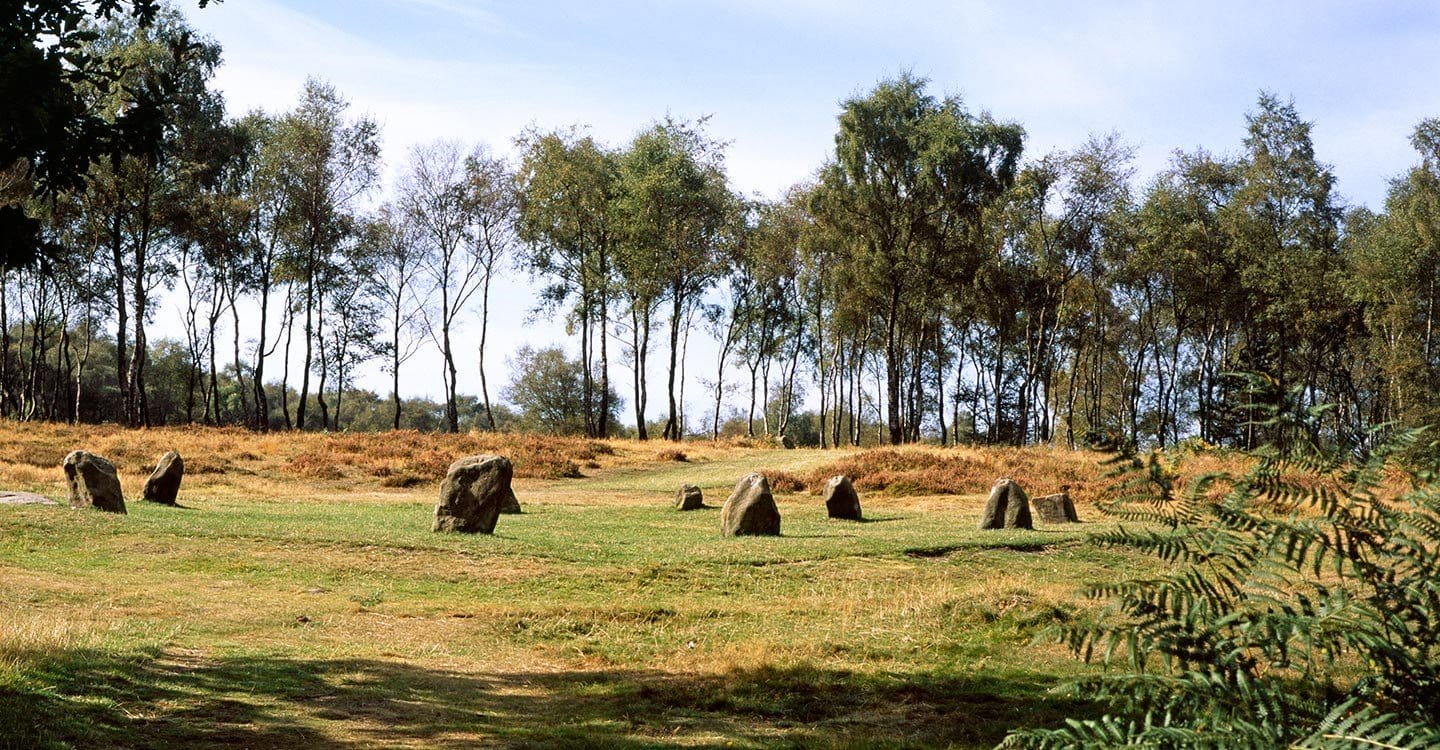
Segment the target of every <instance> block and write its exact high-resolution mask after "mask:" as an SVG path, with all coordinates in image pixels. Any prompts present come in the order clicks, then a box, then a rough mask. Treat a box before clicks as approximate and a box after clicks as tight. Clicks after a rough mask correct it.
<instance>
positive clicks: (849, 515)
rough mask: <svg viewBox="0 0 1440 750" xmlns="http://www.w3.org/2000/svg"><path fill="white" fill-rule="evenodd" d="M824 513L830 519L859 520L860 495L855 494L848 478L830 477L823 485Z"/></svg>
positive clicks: (853, 486)
mask: <svg viewBox="0 0 1440 750" xmlns="http://www.w3.org/2000/svg"><path fill="white" fill-rule="evenodd" d="M824 496H825V512H826V513H828V514H830V517H831V518H841V519H844V520H847V521H859V520H860V495H859V494H858V493H856V492H855V485H853V484H851V483H850V477H847V476H838V477H831V478H830V481H828V482H826V483H825V495H824Z"/></svg>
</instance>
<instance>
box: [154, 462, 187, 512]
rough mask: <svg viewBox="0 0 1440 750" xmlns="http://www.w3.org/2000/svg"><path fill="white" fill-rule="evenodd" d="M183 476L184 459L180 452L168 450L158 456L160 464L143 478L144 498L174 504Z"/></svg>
mask: <svg viewBox="0 0 1440 750" xmlns="http://www.w3.org/2000/svg"><path fill="white" fill-rule="evenodd" d="M184 476H185V460H184V459H182V458H180V454H179V453H176V452H175V451H170V452H169V453H166V454H165V455H164V456H161V457H160V464H159V465H158V466H156V467H155V471H154V473H152V474H151V475H150V478H149V479H147V480H145V499H146V500H149V501H150V502H152V503H164V504H165V505H174V504H175V498H176V496H177V495H179V494H180V480H181V479H182V478H183V477H184Z"/></svg>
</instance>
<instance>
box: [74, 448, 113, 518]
mask: <svg viewBox="0 0 1440 750" xmlns="http://www.w3.org/2000/svg"><path fill="white" fill-rule="evenodd" d="M62 466H63V467H64V469H65V481H66V483H68V484H69V485H70V507H72V508H98V509H100V510H104V511H109V512H111V513H124V512H125V496H124V495H123V494H122V493H121V492H120V477H119V475H118V474H116V473H115V464H112V463H110V462H109V461H107V460H105V459H104V458H103V457H101V456H97V455H95V454H93V453H86V452H85V451H73V452H72V453H71V454H70V455H68V456H66V457H65V463H64V464H62Z"/></svg>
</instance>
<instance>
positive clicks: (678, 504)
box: [675, 484, 705, 510]
mask: <svg viewBox="0 0 1440 750" xmlns="http://www.w3.org/2000/svg"><path fill="white" fill-rule="evenodd" d="M703 507H705V495H704V494H702V493H701V492H700V488H699V487H696V486H695V485H693V484H682V485H680V489H679V490H678V491H677V492H676V493H675V510H699V509H701V508H703Z"/></svg>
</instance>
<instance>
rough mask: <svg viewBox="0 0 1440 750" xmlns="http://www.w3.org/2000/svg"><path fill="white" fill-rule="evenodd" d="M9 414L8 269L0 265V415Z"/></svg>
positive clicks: (5, 415) (6, 415)
mask: <svg viewBox="0 0 1440 750" xmlns="http://www.w3.org/2000/svg"><path fill="white" fill-rule="evenodd" d="M8 416H10V270H9V269H7V268H3V267H0V417H8Z"/></svg>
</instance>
